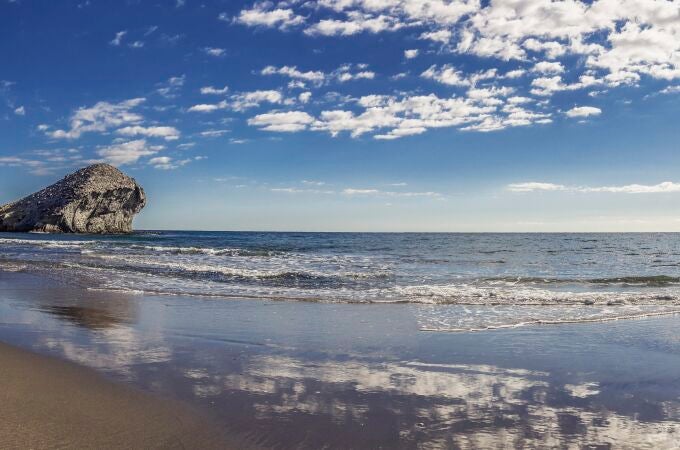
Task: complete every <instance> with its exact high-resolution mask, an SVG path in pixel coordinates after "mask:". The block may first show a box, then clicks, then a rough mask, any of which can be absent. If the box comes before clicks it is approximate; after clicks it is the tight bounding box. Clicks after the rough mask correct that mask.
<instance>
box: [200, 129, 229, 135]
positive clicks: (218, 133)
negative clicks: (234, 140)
mask: <svg viewBox="0 0 680 450" xmlns="http://www.w3.org/2000/svg"><path fill="white" fill-rule="evenodd" d="M227 133H229V130H206V131H201V136H203V137H220V136H224V135H225V134H227Z"/></svg>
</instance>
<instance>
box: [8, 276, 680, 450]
mask: <svg viewBox="0 0 680 450" xmlns="http://www.w3.org/2000/svg"><path fill="white" fill-rule="evenodd" d="M461 307H467V306H460V305H428V304H418V303H410V304H390V305H384V304H347V303H315V302H281V301H271V300H261V299H257V300H254V299H241V300H238V299H231V300H225V299H218V298H205V297H185V296H179V295H175V296H167V295H160V296H159V295H134V294H130V293H120V292H110V291H92V290H88V289H86V288H81V287H77V286H76V287H74V286H72V285H68V284H61V283H55V282H54V280H53V279H49V278H44V277H42V276H38V275H31V274H25V273H8V272H0V340H3V341H6V342H9V343H13V344H15V345H19V346H22V347H24V348H28V349H31V350H34V351H38V352H41V353H46V354H51V355H55V356H58V357H60V358H65V359H68V360H71V361H74V362H77V363H79V364H82V365H85V366H88V367H92V368H95V369H97V370H99V371H101V372H103V373H104V374H106V375H107V376H109V377H112V378H114V379H118V380H121V381H123V382H126V383H131V384H134V385H136V386H138V387H141V388H143V389H147V390H149V391H152V392H155V393H158V394H160V395H164V396H171V397H176V398H179V399H181V400H184V401H187V402H190V403H192V404H193V405H195V406H197V407H199V408H201V409H203V410H205V411H206V412H207V413H208V414H210V415H212V416H213V417H215V418H216V419H218V420H219V421H220V422H221V423H222V424H223V425H224V426H225V428H227V429H228V430H229V431H231V432H232V433H234V434H236V435H238V436H241V437H242V438H243V439H244V440H245V441H247V442H248V443H249V444H250V443H256V444H260V445H262V446H274V447H276V448H309V449H317V448H485V449H486V448H513V447H515V448H545V447H558V448H584V447H586V448H677V435H678V433H679V432H680V333H679V332H678V331H677V330H678V326H679V325H680V317H675V316H669V317H660V318H646V319H636V320H624V321H615V322H606V323H581V324H566V325H550V326H540V325H533V326H525V327H520V328H513V329H501V330H494V331H481V332H476V333H441V332H423V331H420V330H421V329H422V328H423V323H427V320H432V318H436V319H437V320H439V318H442V317H446V316H447V314H449V315H451V316H456V315H457V313H456V311H457V309H456V308H461ZM474 308H475V309H474V310H475V311H477V313H478V314H482V315H484V316H493V313H492V312H491V309H492V308H494V307H491V306H480V305H476V306H474ZM485 308H486V309H487V311H485Z"/></svg>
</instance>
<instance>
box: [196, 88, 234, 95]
mask: <svg viewBox="0 0 680 450" xmlns="http://www.w3.org/2000/svg"><path fill="white" fill-rule="evenodd" d="M228 91H229V87H228V86H224V87H221V88H216V87H212V86H206V87H202V88H201V94H203V95H224V94H226V93H227V92H228Z"/></svg>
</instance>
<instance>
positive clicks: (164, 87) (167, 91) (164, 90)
mask: <svg viewBox="0 0 680 450" xmlns="http://www.w3.org/2000/svg"><path fill="white" fill-rule="evenodd" d="M185 81H186V75H180V76H176V77H170V78H168V80H167V81H165V82H163V83H159V84H158V86H160V87H159V88H158V89H156V92H157V93H158V94H160V95H162V96H163V97H165V98H168V99H172V98H175V97H177V94H178V92H179V90H180V89H181V88H182V86H184V82H185Z"/></svg>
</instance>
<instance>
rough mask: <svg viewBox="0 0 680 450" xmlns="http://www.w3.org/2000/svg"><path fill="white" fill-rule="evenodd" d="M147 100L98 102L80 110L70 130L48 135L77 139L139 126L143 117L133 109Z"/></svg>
mask: <svg viewBox="0 0 680 450" xmlns="http://www.w3.org/2000/svg"><path fill="white" fill-rule="evenodd" d="M145 100H146V99H144V98H133V99H130V100H125V101H122V102H120V103H109V102H98V103H96V104H95V105H94V106H91V107H89V108H85V107H83V108H79V109H77V110H76V111H75V112H74V113H73V115H72V116H71V119H70V128H69V129H68V130H54V131H47V135H48V136H50V137H52V138H55V139H77V138H79V137H80V136H82V135H83V133H91V132H105V131H107V130H109V129H111V128H115V127H120V126H124V125H128V124H139V123H140V122H142V120H143V117H142V116H141V115H140V114H139V113H136V112H133V109H135V108H136V107H137V106H139V105H141V104H142V103H144V101H145Z"/></svg>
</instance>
